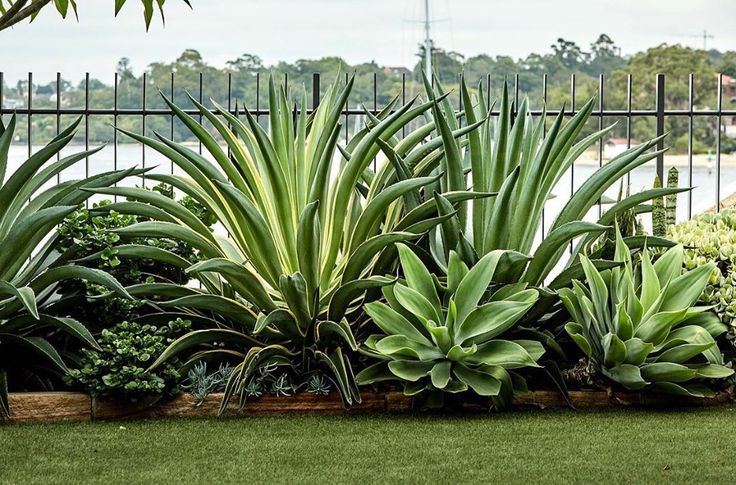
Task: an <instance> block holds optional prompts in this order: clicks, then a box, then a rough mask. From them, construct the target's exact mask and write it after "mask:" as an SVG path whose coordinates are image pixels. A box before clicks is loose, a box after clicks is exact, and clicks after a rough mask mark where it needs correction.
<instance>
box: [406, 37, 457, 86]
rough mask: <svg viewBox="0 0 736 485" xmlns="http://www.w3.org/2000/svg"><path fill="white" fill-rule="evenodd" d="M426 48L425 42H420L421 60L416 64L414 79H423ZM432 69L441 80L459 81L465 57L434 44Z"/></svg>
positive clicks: (448, 81) (446, 81) (419, 52)
mask: <svg viewBox="0 0 736 485" xmlns="http://www.w3.org/2000/svg"><path fill="white" fill-rule="evenodd" d="M425 50H426V48H425V46H424V44H419V50H418V51H417V54H416V55H417V57H418V58H419V61H418V62H417V64H416V65H415V66H414V79H415V80H417V81H419V80H421V79H422V76H421V72H422V71H423V70H424V52H425ZM431 52H432V70H433V71H434V74H435V76H437V77H438V78H439V80H440V82H443V83H453V82H455V81H457V77H458V74H460V71H462V68H463V61H464V60H465V57H464V56H463V55H462V54H460V53H458V52H453V51H445V50H444V49H442V48H439V47H435V46H434V44H432V48H431Z"/></svg>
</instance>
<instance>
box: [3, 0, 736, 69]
mask: <svg viewBox="0 0 736 485" xmlns="http://www.w3.org/2000/svg"><path fill="white" fill-rule="evenodd" d="M77 3H78V4H79V14H80V15H79V17H80V19H79V22H78V23H77V22H76V21H74V20H73V19H67V20H62V19H61V18H60V17H59V16H58V15H57V14H56V12H55V11H52V10H51V9H49V10H48V11H47V12H44V13H43V14H42V15H40V16H39V18H38V19H36V21H35V22H34V23H32V24H30V25H27V24H23V25H20V26H18V27H16V28H15V29H13V30H11V31H4V32H2V33H0V71H4V72H5V76H6V79H7V80H8V82H9V83H14V82H15V80H17V79H18V78H20V77H25V76H27V73H28V71H33V72H34V76H35V77H34V81H36V82H43V81H45V80H49V81H50V80H52V79H53V78H54V77H55V76H56V72H57V71H61V73H62V75H63V76H64V78H66V79H70V80H73V81H76V80H79V79H81V78H82V77H83V76H84V73H85V72H86V71H89V72H90V73H91V75H92V76H93V77H97V78H99V79H101V80H103V81H105V82H111V80H112V75H113V73H114V69H115V65H116V63H117V61H118V59H120V58H121V57H124V56H127V57H129V58H130V59H131V61H132V63H133V66H134V68H135V70H136V72H137V73H140V72H141V71H142V70H143V69H144V68H145V66H146V65H147V64H148V63H150V62H154V61H171V60H173V59H175V58H176V57H177V56H178V54H179V53H181V51H182V50H184V49H186V48H193V49H197V50H199V51H200V52H201V53H202V55H203V56H204V58H205V59H206V60H207V62H209V63H211V64H213V65H216V66H221V65H223V64H224V63H225V61H227V60H230V59H234V58H236V57H238V56H239V55H241V54H243V53H251V54H256V55H258V56H260V57H261V58H262V59H263V60H264V61H265V62H266V63H274V62H277V61H279V60H286V61H294V60H296V59H300V58H317V57H323V56H331V55H335V56H341V57H343V58H345V59H346V60H347V61H348V62H351V63H357V62H362V61H370V60H375V61H376V62H378V63H380V64H384V65H406V66H408V65H412V64H413V63H414V62H415V60H414V58H413V55H414V52H416V45H417V43H418V42H420V41H421V39H422V37H423V31H422V26H421V25H420V24H418V23H416V22H414V21H416V20H420V19H421V18H422V16H423V5H424V1H423V0H191V3H192V5H193V6H194V10H193V11H190V10H189V8H187V7H186V6H185V5H184V3H183V2H181V1H180V0H169V1H168V2H166V16H167V18H166V26H165V27H163V26H162V25H161V21H160V19H155V20H154V22H153V25H152V26H151V30H150V32H148V33H146V32H145V28H144V25H143V19H142V7H141V5H140V2H138V1H137V0H129V1H128V5H126V6H125V8H124V10H123V12H122V13H121V15H120V17H119V18H117V19H114V17H113V15H112V9H113V0H78V2H77ZM431 4H432V17H433V18H434V19H435V20H436V22H435V23H434V24H433V37H434V39H435V42H436V45H438V46H440V47H443V48H445V49H447V50H455V51H458V52H460V53H462V54H464V55H466V56H471V55H474V54H479V53H487V54H490V55H499V54H506V55H511V56H513V57H524V56H526V55H527V54H528V53H529V52H546V51H548V50H549V45H550V44H552V43H553V42H554V41H555V39H557V38H558V37H564V38H566V39H570V40H573V41H575V42H577V43H578V44H580V45H582V46H584V47H586V48H587V46H588V45H589V44H590V42H592V41H593V40H595V38H596V37H597V36H598V34H600V33H602V32H605V33H607V34H609V35H610V36H611V37H612V38H613V39H614V41H616V43H617V44H618V45H619V46H620V47H621V48H622V50H623V53H624V54H631V53H633V52H636V51H639V50H643V49H646V48H647V47H651V46H655V45H658V44H660V43H663V42H667V43H680V44H683V45H689V46H693V47H699V48H702V45H703V39H702V32H703V30H704V29H707V31H708V33H709V34H710V35H713V36H714V38H713V39H709V40H708V45H709V47H715V48H718V49H720V50H736V0H615V1H614V0H608V1H597V0H554V1H551V0H514V1H509V0H432V2H431ZM699 34H700V35H701V37H700V38H698V37H692V36H696V35H699Z"/></svg>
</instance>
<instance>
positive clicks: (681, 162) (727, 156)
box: [10, 141, 736, 170]
mask: <svg viewBox="0 0 736 485" xmlns="http://www.w3.org/2000/svg"><path fill="white" fill-rule="evenodd" d="M178 143H181V144H182V145H184V146H187V147H198V146H199V143H198V142H196V141H183V142H178ZM101 145H107V146H110V147H112V142H109V143H90V148H96V147H99V146H101ZM10 147H11V148H13V147H22V148H24V149H25V148H26V147H27V145H26V144H25V143H14V144H11V145H10ZM84 147H85V145H84V144H83V143H70V144H69V145H67V149H68V148H77V149H82V150H83V149H84ZM117 147H118V149H121V148H122V149H125V150H131V149H138V150H140V149H141V145H140V144H137V143H118V144H117ZM223 147H224V145H223ZM40 148H42V145H33V151H36V150H37V149H40ZM153 151H154V150H153V149H152V148H146V152H153ZM710 158H711V160H710V162H709V161H708V155H707V154H699V155H693V167H704V168H707V167H709V166H710V167H711V168H713V169H714V170H715V166H716V154H715V151H714V152H712V153H711V155H710ZM607 162H608V160H607V159H605V158H604V159H603V163H604V164H605V163H607ZM649 163H654V162H649ZM664 163H665V165H666V166H667V167H672V166H674V167H677V168H678V169H679V168H682V167H685V168H687V166H688V156H687V154H669V153H665V155H664ZM598 164H599V161H598V151H597V150H588V151H586V152H585V153H583V154H582V155H581V156H580V158H578V159H577V160H576V161H575V165H576V166H579V165H586V166H596V165H598ZM721 166H729V167H731V166H736V153H721Z"/></svg>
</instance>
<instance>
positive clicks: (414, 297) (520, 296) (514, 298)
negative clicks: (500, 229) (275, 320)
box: [357, 244, 544, 407]
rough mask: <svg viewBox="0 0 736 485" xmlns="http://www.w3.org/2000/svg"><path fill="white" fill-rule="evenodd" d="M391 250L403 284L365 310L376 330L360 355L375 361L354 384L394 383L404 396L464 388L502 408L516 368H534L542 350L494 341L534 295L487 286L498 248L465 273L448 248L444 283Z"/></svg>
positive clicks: (411, 257)
mask: <svg viewBox="0 0 736 485" xmlns="http://www.w3.org/2000/svg"><path fill="white" fill-rule="evenodd" d="M398 247H399V255H400V259H401V267H402V269H403V274H404V278H405V280H404V281H402V282H399V283H396V284H395V285H394V286H391V287H385V288H384V294H385V296H386V300H387V301H388V304H386V303H383V302H371V303H368V304H367V305H366V312H367V313H368V315H369V316H370V317H371V319H372V320H373V322H374V323H375V325H376V326H377V327H378V328H379V329H381V330H382V331H383V333H382V334H375V335H371V336H370V337H369V338H368V339H367V340H366V342H365V347H366V349H365V350H364V353H366V354H367V355H369V356H371V357H373V358H376V359H379V362H378V363H376V364H373V365H371V366H370V367H368V368H366V369H365V370H363V371H362V372H360V373H359V374H358V376H357V377H358V382H359V383H361V384H371V383H375V382H380V381H387V380H398V381H400V382H402V383H403V384H404V393H405V394H407V395H416V394H419V393H423V392H432V391H441V392H449V393H458V392H464V391H467V390H469V389H471V390H473V391H474V392H475V393H476V394H478V395H480V396H488V397H491V398H492V399H493V401H494V402H495V403H496V404H497V405H498V406H499V407H504V406H508V405H509V404H510V403H511V399H512V398H513V394H514V392H519V391H522V390H524V389H525V388H526V385H525V381H524V379H523V378H522V377H521V376H520V375H519V374H518V373H517V372H516V370H517V369H522V368H525V367H539V365H538V364H537V361H538V360H539V358H540V357H541V356H542V354H543V353H544V347H543V346H542V344H541V343H539V342H537V341H532V340H505V339H502V338H500V337H501V336H502V335H503V334H505V333H506V332H508V331H509V330H510V329H511V328H512V327H514V325H515V324H516V323H517V322H518V321H519V320H520V319H521V318H522V317H523V316H524V314H525V313H526V312H527V311H528V310H529V309H530V308H531V307H532V306H533V305H534V303H535V302H536V301H537V298H538V292H537V290H535V289H531V288H526V285H524V284H511V285H492V281H493V280H494V278H497V277H498V276H499V274H498V273H499V272H500V269H501V266H502V264H503V256H504V255H505V254H506V253H507V252H506V251H503V250H495V251H491V252H489V253H488V254H487V255H485V256H484V257H482V258H481V259H480V260H479V261H478V263H477V264H476V265H475V266H473V267H472V268H471V269H468V267H467V266H466V265H465V263H463V262H462V260H461V259H460V257H459V256H458V255H457V253H455V252H454V251H452V252H451V253H450V257H449V262H448V276H447V280H446V283H440V281H439V280H437V279H436V278H433V277H432V275H431V274H430V272H429V270H428V269H427V268H426V266H425V265H424V264H423V263H422V261H421V260H420V259H419V258H418V257H417V256H416V255H415V254H414V253H413V252H412V251H411V250H410V249H409V248H408V247H407V246H405V245H403V244H399V245H398Z"/></svg>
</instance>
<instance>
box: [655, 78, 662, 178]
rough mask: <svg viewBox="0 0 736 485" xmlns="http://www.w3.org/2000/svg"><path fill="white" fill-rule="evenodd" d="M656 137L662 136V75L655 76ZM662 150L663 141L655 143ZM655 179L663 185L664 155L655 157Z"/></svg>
mask: <svg viewBox="0 0 736 485" xmlns="http://www.w3.org/2000/svg"><path fill="white" fill-rule="evenodd" d="M656 109H657V136H662V135H664V74H661V73H660V74H657V106H656ZM663 149H664V140H663V139H662V140H659V141H658V142H657V150H663ZM657 177H659V181H660V182H662V183H664V153H660V154H659V155H657Z"/></svg>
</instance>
